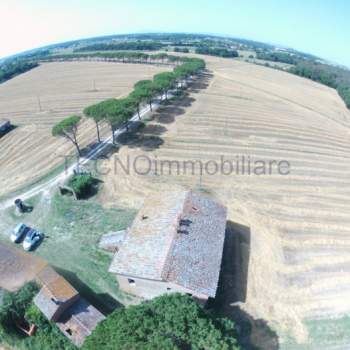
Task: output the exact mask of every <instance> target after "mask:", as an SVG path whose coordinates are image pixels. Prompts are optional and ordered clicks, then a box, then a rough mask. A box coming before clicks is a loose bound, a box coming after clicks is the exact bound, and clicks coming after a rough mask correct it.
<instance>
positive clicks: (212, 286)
mask: <svg viewBox="0 0 350 350" xmlns="http://www.w3.org/2000/svg"><path fill="white" fill-rule="evenodd" d="M226 216H227V210H226V208H225V207H224V206H222V205H221V204H219V203H218V202H216V201H215V200H213V199H212V198H211V197H209V196H207V195H202V194H198V193H193V192H192V191H175V192H173V191H172V192H168V193H163V192H162V193H159V194H157V195H153V196H150V197H148V198H147V199H146V200H145V203H144V205H143V207H142V208H141V210H140V211H139V213H138V214H137V216H136V218H135V220H134V222H133V224H132V226H131V227H130V229H129V230H128V231H127V235H126V238H125V240H124V241H123V244H122V245H121V246H120V250H119V251H118V252H117V253H116V254H115V256H114V259H113V261H112V264H111V266H110V269H109V271H110V272H112V273H114V274H115V275H116V278H117V280H118V283H119V286H120V288H121V289H122V290H123V291H124V292H127V293H130V294H133V295H135V296H138V297H140V298H144V299H151V298H154V297H157V296H159V295H162V294H164V293H172V292H180V293H186V294H189V295H191V296H193V297H195V298H196V299H198V300H199V301H202V302H205V301H206V300H207V299H208V298H209V297H215V295H216V290H217V285H218V280H219V274H220V269H221V260H222V254H223V247H224V240H225V230H226Z"/></svg>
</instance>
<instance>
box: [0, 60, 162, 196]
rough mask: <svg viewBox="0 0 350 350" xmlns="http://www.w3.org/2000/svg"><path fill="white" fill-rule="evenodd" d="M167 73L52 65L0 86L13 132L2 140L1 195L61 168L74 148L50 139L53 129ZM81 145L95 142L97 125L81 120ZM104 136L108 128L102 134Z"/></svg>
mask: <svg viewBox="0 0 350 350" xmlns="http://www.w3.org/2000/svg"><path fill="white" fill-rule="evenodd" d="M165 70H167V68H166V67H164V66H163V67H159V66H158V67H157V66H151V65H140V64H122V63H105V62H54V63H45V64H41V65H40V66H39V67H38V68H35V69H33V70H31V71H29V72H27V73H25V74H22V75H19V76H17V77H15V78H14V79H11V80H9V81H7V82H5V83H3V84H1V85H0V118H6V119H10V121H11V122H12V124H14V125H15V126H17V128H16V129H15V130H13V131H12V132H10V133H9V134H7V135H5V136H4V137H2V138H1V139H0V150H1V152H0V164H1V167H0V182H1V188H0V196H2V195H4V194H6V193H8V192H10V191H13V190H15V189H17V188H21V187H23V186H25V185H27V184H29V183H31V182H34V181H37V180H38V179H40V177H42V176H44V175H45V174H47V173H48V172H49V171H51V170H52V169H54V168H55V167H57V166H58V165H59V164H62V162H63V157H64V156H65V155H70V154H71V153H72V152H73V147H72V145H71V144H70V143H69V142H68V141H65V140H62V139H55V138H54V137H52V136H51V128H52V126H53V125H54V124H55V123H57V122H58V121H60V120H62V119H64V118H65V117H67V116H69V115H71V114H76V113H81V112H82V110H83V109H84V108H85V107H87V106H89V105H90V104H93V103H97V102H100V101H101V100H103V99H106V98H112V97H122V96H124V95H127V94H128V93H129V92H130V91H131V90H132V87H133V85H134V84H135V83H136V82H137V81H139V80H141V79H149V78H151V77H152V76H153V75H154V74H156V73H159V72H161V71H165ZM85 124H86V125H84V126H83V127H81V128H80V130H81V132H80V133H79V135H78V138H79V141H80V143H81V144H82V146H83V147H84V146H86V145H88V144H90V143H91V142H94V141H95V139H96V134H95V133H94V129H95V125H94V123H92V122H90V121H85ZM106 132H108V130H107V126H105V127H104V128H103V131H102V134H106Z"/></svg>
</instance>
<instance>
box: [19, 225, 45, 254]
mask: <svg viewBox="0 0 350 350" xmlns="http://www.w3.org/2000/svg"><path fill="white" fill-rule="evenodd" d="M43 239H44V234H43V233H41V232H40V231H38V230H35V229H33V228H32V229H31V230H30V231H29V232H28V233H27V235H26V238H25V239H24V241H23V248H24V250H27V251H28V250H31V249H32V248H34V247H35V246H36V245H38V244H39V243H40V242H41V241H42V240H43Z"/></svg>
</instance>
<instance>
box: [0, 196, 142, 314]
mask: <svg viewBox="0 0 350 350" xmlns="http://www.w3.org/2000/svg"><path fill="white" fill-rule="evenodd" d="M26 203H28V204H32V205H34V210H33V212H32V213H28V214H23V215H18V214H16V213H15V210H14V209H13V208H11V210H7V211H6V213H3V217H6V223H7V227H8V229H7V230H6V231H7V232H10V230H11V228H12V227H14V226H15V225H16V224H17V223H19V222H24V223H26V224H28V225H31V226H33V227H35V228H38V229H39V230H41V231H42V232H44V233H45V239H44V241H43V243H42V244H41V245H40V246H39V247H38V249H37V250H36V251H35V252H34V254H36V255H38V256H41V257H43V258H44V259H46V260H47V261H48V262H49V263H50V264H51V265H53V266H54V267H55V268H57V270H58V272H59V273H61V274H62V275H63V276H64V277H65V278H66V279H67V280H68V281H69V282H70V283H71V284H72V285H73V286H75V287H76V288H77V289H78V290H79V292H80V293H81V294H82V295H83V296H85V297H86V298H87V299H89V300H90V301H91V302H92V303H93V304H94V305H96V306H97V307H99V308H100V309H101V310H102V311H105V312H109V311H111V310H112V309H114V308H115V307H117V306H118V305H119V304H118V302H116V299H118V300H119V301H121V302H122V301H124V300H125V299H124V298H125V296H123V295H122V294H121V293H120V291H119V289H118V285H117V282H116V279H115V277H114V276H113V275H112V274H110V273H109V272H108V268H109V265H110V262H111V258H112V254H109V253H107V252H104V251H102V250H99V249H98V248H97V244H98V241H99V238H100V237H101V235H102V234H104V233H107V232H110V231H117V230H121V229H125V228H126V227H128V226H129V225H130V224H131V222H132V220H133V218H134V216H135V214H136V213H135V211H133V210H127V209H121V208H110V209H105V208H103V207H102V206H101V205H100V204H98V203H97V202H96V201H95V200H94V199H90V200H88V201H83V200H82V201H75V200H74V199H73V198H72V197H68V196H61V195H59V194H58V193H56V194H54V195H53V196H52V197H50V196H43V195H40V196H36V197H34V198H32V199H31V200H29V201H26ZM4 214H5V215H4ZM5 239H7V240H8V238H5ZM18 248H19V249H22V247H21V246H18Z"/></svg>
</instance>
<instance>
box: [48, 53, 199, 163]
mask: <svg viewBox="0 0 350 350" xmlns="http://www.w3.org/2000/svg"><path fill="white" fill-rule="evenodd" d="M159 55H162V54H157V55H153V57H157V58H158V59H162V60H165V59H166V60H169V59H170V56H168V55H166V54H163V56H159ZM148 56H149V55H148ZM123 57H124V56H123ZM172 57H173V59H174V57H176V59H177V61H179V62H182V63H181V64H179V65H177V66H176V67H175V68H174V70H173V71H172V72H163V73H159V74H156V75H155V76H154V77H153V80H141V81H139V82H137V83H136V84H135V85H134V90H133V91H132V92H131V93H130V94H129V95H128V96H127V97H126V98H122V99H115V98H110V99H107V100H104V101H102V102H99V103H97V104H95V105H92V106H89V107H86V108H85V109H84V115H85V116H86V117H87V118H91V119H93V120H94V122H95V125H96V132H97V141H98V142H101V139H100V123H101V122H105V123H107V124H108V125H109V127H110V130H111V133H112V137H111V139H112V142H113V143H115V141H116V140H115V132H116V130H117V129H118V128H120V127H122V126H123V125H124V126H125V127H126V129H127V130H128V128H129V123H130V120H131V118H132V117H133V116H134V115H135V114H136V113H137V114H138V117H139V119H141V115H140V110H141V106H142V105H144V104H148V105H149V109H150V110H151V111H152V104H153V102H154V100H155V99H156V98H158V97H159V96H160V97H161V99H163V98H165V99H166V100H167V98H168V92H169V90H171V89H174V88H184V87H185V86H186V81H187V79H188V78H189V77H191V76H194V75H197V74H199V73H200V72H201V71H202V70H203V69H204V68H205V61H204V60H202V59H199V58H189V57H177V56H172ZM80 121H81V116H78V115H73V116H70V117H68V118H66V119H64V120H62V121H60V122H59V123H57V124H56V125H54V127H53V128H52V135H53V136H56V137H62V138H65V139H67V140H69V141H70V142H72V143H73V145H74V146H75V147H76V150H77V154H78V155H79V156H81V150H80V147H79V144H78V140H77V133H78V127H79V125H80Z"/></svg>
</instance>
